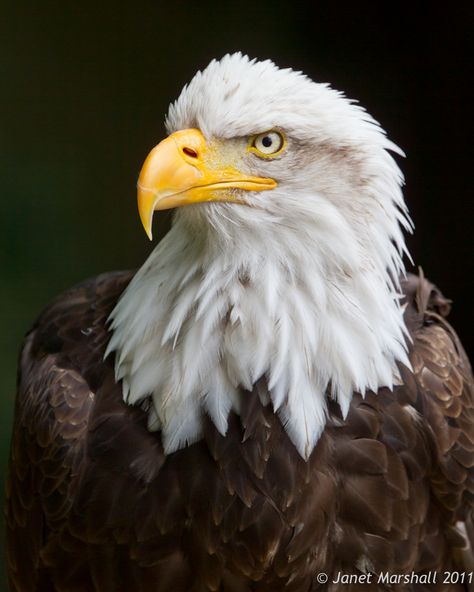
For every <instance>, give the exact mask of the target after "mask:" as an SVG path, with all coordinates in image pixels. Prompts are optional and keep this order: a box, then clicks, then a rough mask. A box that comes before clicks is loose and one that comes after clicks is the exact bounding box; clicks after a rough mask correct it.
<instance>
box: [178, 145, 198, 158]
mask: <svg viewBox="0 0 474 592" xmlns="http://www.w3.org/2000/svg"><path fill="white" fill-rule="evenodd" d="M182 151H183V154H186V156H190V157H191V158H197V157H198V153H197V152H196V150H193V149H192V148H188V147H187V146H185V147H184V148H182Z"/></svg>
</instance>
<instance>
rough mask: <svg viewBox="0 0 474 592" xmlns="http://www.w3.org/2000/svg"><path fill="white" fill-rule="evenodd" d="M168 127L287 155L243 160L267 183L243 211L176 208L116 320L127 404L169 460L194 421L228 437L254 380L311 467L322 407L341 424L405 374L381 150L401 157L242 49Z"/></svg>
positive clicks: (213, 206) (395, 223) (220, 64)
mask: <svg viewBox="0 0 474 592" xmlns="http://www.w3.org/2000/svg"><path fill="white" fill-rule="evenodd" d="M167 127H168V130H169V131H170V132H172V131H176V130H179V129H185V128H190V127H197V128H199V129H200V130H201V131H202V133H203V134H204V136H205V137H206V139H207V140H208V141H210V142H211V141H213V140H219V141H220V142H221V144H220V145H223V146H225V145H227V144H226V143H227V142H228V145H229V146H230V147H232V150H234V151H235V150H236V149H238V147H239V146H240V144H239V142H242V140H245V139H246V138H248V137H249V136H251V135H253V134H255V133H260V132H265V131H268V130H272V129H277V130H282V131H283V132H284V134H285V136H286V139H287V147H286V150H285V151H284V153H282V155H281V156H279V157H278V158H275V159H274V160H265V159H257V158H252V155H249V154H247V155H245V156H243V157H242V160H241V162H240V164H241V165H242V166H244V167H246V170H248V171H249V173H251V174H253V175H262V176H265V177H271V178H273V179H275V180H276V181H277V182H278V186H277V187H276V188H275V189H273V190H271V191H263V192H260V193H257V192H244V191H243V190H242V194H243V199H244V200H245V202H246V203H247V204H248V205H249V206H251V207H246V206H245V205H239V204H232V203H204V204H197V205H193V206H187V207H184V208H180V209H179V210H177V212H176V215H175V219H174V224H173V227H172V229H171V231H170V232H169V233H168V235H167V236H166V237H165V238H164V239H163V240H162V241H161V243H160V244H159V245H158V246H157V247H156V249H155V250H154V251H153V253H152V254H151V256H150V257H149V259H148V260H147V262H146V263H145V264H144V265H143V267H142V268H141V269H140V270H139V271H138V273H137V274H136V276H135V278H134V279H133V281H132V282H131V284H130V286H129V287H128V288H127V290H126V291H125V293H124V294H123V296H122V298H121V299H120V301H119V303H118V305H117V307H116V308H115V310H114V312H113V314H112V319H113V323H112V329H113V336H112V339H111V341H110V344H109V348H108V352H110V351H116V374H117V378H118V379H122V380H123V385H124V397H125V399H126V400H127V401H129V402H131V403H136V402H138V401H141V400H148V399H149V400H150V401H151V405H150V408H149V418H150V419H149V425H150V429H160V430H161V431H162V438H163V444H164V447H165V450H166V451H167V452H172V451H174V450H177V449H179V448H180V447H183V446H185V445H187V444H190V443H192V442H194V441H196V440H197V439H199V437H200V435H201V422H202V416H203V413H207V414H208V415H209V416H210V417H211V419H212V420H213V422H214V424H215V425H216V427H217V429H218V430H219V431H220V432H221V433H223V434H224V433H225V432H226V429H227V419H228V415H229V413H230V412H231V411H232V410H234V411H235V412H237V413H238V412H239V401H240V397H241V396H243V395H242V390H243V389H246V390H252V388H253V385H254V384H255V383H256V382H257V381H258V380H259V379H260V378H262V377H264V378H265V379H266V382H267V384H268V389H269V397H270V400H271V403H272V404H273V407H274V409H275V412H276V413H278V414H279V416H280V418H281V420H282V422H283V424H284V425H285V428H286V430H287V432H288V434H289V436H290V438H291V440H292V441H293V442H294V444H295V446H296V447H297V449H298V451H299V452H300V454H301V455H302V456H303V457H307V456H308V455H309V454H310V453H311V451H312V450H313V448H314V446H315V444H316V442H317V439H318V437H319V435H320V433H321V431H322V430H323V428H324V425H325V414H326V401H327V396H328V395H329V396H332V397H334V398H336V400H337V401H338V402H339V404H340V406H341V408H342V410H343V412H344V413H346V412H347V410H348V408H349V404H350V401H351V398H352V393H353V391H354V390H356V391H359V392H362V393H363V392H364V391H365V390H366V389H372V390H377V389H378V388H379V387H381V386H392V384H393V382H394V379H395V378H396V375H397V370H396V362H397V361H402V362H404V363H406V364H408V361H407V358H406V354H405V333H406V330H405V326H404V322H403V317H402V311H401V309H400V305H399V300H398V293H397V292H398V277H399V275H400V274H401V273H403V272H404V267H403V263H402V255H403V252H404V251H405V244H404V239H403V235H402V231H401V228H400V227H402V228H405V229H407V230H409V229H410V221H409V218H408V216H407V212H406V207H405V204H404V201H403V196H402V192H401V185H402V182H403V177H402V174H401V172H400V170H399V169H398V167H397V165H396V163H395V161H394V160H393V158H392V157H391V156H390V154H389V153H388V152H387V151H388V150H392V151H395V152H400V151H399V150H398V149H397V148H396V146H394V144H392V143H391V142H390V141H389V140H388V139H387V138H386V136H385V134H384V132H383V130H382V129H381V128H380V127H379V126H378V124H377V123H376V122H375V121H374V120H373V119H372V118H371V117H370V116H369V115H368V114H367V113H366V112H365V111H364V110H363V109H362V108H361V107H359V106H357V105H354V104H353V103H351V102H350V101H349V100H347V99H346V98H344V96H343V95H342V94H340V93H338V92H336V91H334V90H332V89H331V88H329V86H328V85H324V84H317V83H314V82H312V81H311V80H309V79H308V78H307V77H305V76H304V75H302V74H301V73H298V72H294V71H292V70H279V69H278V68H277V67H276V66H275V65H274V64H273V63H272V62H270V61H265V62H256V61H250V60H249V59H248V58H247V57H246V56H242V55H241V54H240V53H239V54H234V55H230V56H225V57H224V58H223V59H222V60H221V61H213V62H211V64H209V66H208V67H207V68H206V69H205V70H204V71H203V72H202V73H201V72H199V73H198V74H196V76H195V77H194V78H193V80H192V81H191V82H190V83H189V85H188V86H187V87H185V88H184V89H183V91H182V93H181V95H180V97H179V98H178V100H177V101H176V102H175V103H174V104H173V105H171V107H170V111H169V114H168V118H167ZM232 143H233V144H232ZM243 145H244V144H243ZM229 149H230V148H229ZM247 395H248V393H247V394H246V395H245V396H247ZM253 396H263V395H262V394H260V395H257V394H255V393H254V395H253Z"/></svg>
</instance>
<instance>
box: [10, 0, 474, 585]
mask: <svg viewBox="0 0 474 592" xmlns="http://www.w3.org/2000/svg"><path fill="white" fill-rule="evenodd" d="M413 4H416V3H413ZM377 5H382V7H380V6H377ZM470 10H471V9H467V8H466V9H460V8H459V9H457V10H454V11H452V12H448V11H447V10H446V7H445V6H444V7H443V9H436V8H435V7H434V3H432V5H431V7H430V12H429V14H428V13H426V14H415V13H414V12H412V9H409V8H407V7H406V6H403V3H392V2H382V3H376V2H370V3H367V4H366V5H364V3H360V2H358V3H352V2H351V3H338V2H295V1H289V0H288V1H284V2H283V1H277V0H273V1H272V2H252V1H249V0H244V1H241V2H209V1H198V0H195V1H194V2H172V1H171V0H170V1H169V2H151V1H149V2H146V1H143V0H137V1H135V2H129V3H123V2H111V1H106V2H100V3H99V2H74V3H73V2H57V3H55V2H37V3H33V2H29V3H22V2H18V1H17V2H3V3H2V8H1V17H0V18H1V21H0V36H1V51H0V114H1V115H0V126H1V129H0V180H1V202H0V208H1V209H0V224H1V228H0V262H1V276H0V277H1V280H0V315H1V320H2V326H1V329H0V380H1V384H0V413H1V415H0V417H1V440H0V452H1V465H0V469H1V474H2V476H4V473H5V466H6V457H7V449H8V441H9V432H10V425H11V419H12V406H13V399H14V393H15V365H16V357H17V351H18V348H19V345H20V342H21V339H22V335H23V334H24V333H25V331H26V330H27V329H28V326H29V325H30V323H31V322H32V321H33V320H34V318H35V317H36V315H37V314H38V313H39V311H40V310H41V308H42V307H44V306H45V305H46V303H47V302H48V301H49V300H50V299H51V298H52V297H53V296H54V295H55V294H57V293H58V292H59V291H61V290H63V289H64V288H66V287H68V286H70V285H71V284H74V283H76V282H78V281H80V280H82V279H83V278H85V277H87V276H91V275H94V274H97V273H99V272H101V271H105V270H111V269H120V268H128V267H135V266H138V265H139V264H140V263H141V262H142V261H143V260H144V258H145V256H146V255H147V253H148V252H149V251H150V249H151V248H152V245H151V244H149V242H148V241H147V239H146V237H145V234H144V232H143V230H142V228H141V226H140V223H139V220H138V216H137V214H136V209H135V191H134V185H135V181H136V177H137V173H138V171H139V169H140V166H141V163H142V161H143V159H144V157H145V156H146V154H147V152H148V150H149V149H150V148H151V147H152V146H153V145H154V144H156V143H157V142H158V140H159V139H160V138H161V137H162V135H163V133H164V132H163V125H162V122H163V118H164V115H165V113H166V110H167V105H168V103H169V102H170V101H171V100H173V99H174V98H175V97H176V96H177V93H178V92H179V90H180V88H181V86H182V85H183V84H184V83H185V82H186V81H188V80H189V79H190V77H191V76H192V75H193V73H194V72H195V71H196V70H197V69H198V68H202V67H204V66H205V65H206V64H207V62H208V61H209V60H210V59H211V58H213V57H220V56H222V55H223V54H224V53H226V52H229V51H235V50H238V49H241V50H243V51H244V52H247V53H249V54H250V55H251V56H256V57H260V58H267V57H271V58H273V59H274V60H275V61H276V62H277V63H278V64H279V65H282V66H293V67H295V68H297V69H303V70H305V71H306V72H307V73H308V74H310V75H311V76H312V77H313V78H315V79H316V80H319V81H330V82H332V83H333V84H334V86H336V87H337V88H339V89H341V90H344V91H346V92H347V94H348V95H349V96H351V97H354V98H358V99H359V100H360V102H361V103H362V104H363V105H364V106H366V107H367V108H368V109H369V111H370V112H371V113H372V114H373V115H374V116H375V117H376V118H377V119H378V120H380V121H381V122H382V124H383V126H384V127H385V128H386V129H387V131H388V133H389V135H390V137H391V138H392V139H393V140H394V141H395V142H396V143H397V144H399V145H400V146H402V147H403V149H404V150H405V151H406V152H407V156H408V159H407V160H406V161H403V162H402V163H401V164H402V167H403V169H404V171H405V173H406V176H407V187H406V197H407V200H408V203H409V205H410V209H411V212H412V214H413V217H414V220H415V223H416V226H417V231H416V236H415V238H414V239H410V241H409V244H410V248H411V251H412V253H413V256H414V259H415V261H416V262H417V264H421V265H422V266H423V267H424V269H425V273H426V274H427V275H428V276H429V277H431V278H432V279H433V280H434V281H436V282H437V283H438V284H439V285H440V286H442V288H443V290H444V291H445V293H446V294H447V295H448V296H450V297H451V298H453V300H455V303H456V305H455V309H454V313H453V319H454V323H455V325H456V326H457V328H458V329H459V331H460V333H461V336H462V337H463V339H464V341H465V342H466V344H467V343H468V342H469V340H471V342H470V343H469V345H470V346H472V337H471V334H470V328H472V323H470V321H472V313H471V306H470V303H469V290H468V286H467V279H466V278H469V277H470V274H471V273H472V262H473V261H472V251H473V249H472V240H471V233H472V230H471V227H472V208H471V206H470V203H471V199H472V198H471V196H472V189H471V188H470V186H471V187H472V184H471V182H470V178H471V173H472V150H471V148H470V144H471V141H472V140H471V138H472V135H470V133H469V131H468V128H467V126H468V122H469V120H470V119H471V116H470V110H471V104H470V103H469V104H468V94H467V88H468V86H469V83H470V82H472V81H470V80H469V79H468V74H469V63H468V52H469V50H470V49H472V47H470V46H469V44H468V34H469V33H470V31H472V25H473V21H472V14H470V12H469V11H470ZM437 11H438V12H437ZM156 218H157V219H160V221H159V222H155V234H157V232H156V230H157V229H156V224H158V225H161V231H162V230H163V229H164V228H165V227H166V224H167V220H168V218H169V215H166V214H165V215H163V214H160V216H156ZM470 349H471V351H472V347H471V348H470ZM0 486H1V487H2V488H3V483H2V484H0ZM2 569H3V566H2ZM4 589H6V584H5V583H4V579H2V576H1V575H0V590H4Z"/></svg>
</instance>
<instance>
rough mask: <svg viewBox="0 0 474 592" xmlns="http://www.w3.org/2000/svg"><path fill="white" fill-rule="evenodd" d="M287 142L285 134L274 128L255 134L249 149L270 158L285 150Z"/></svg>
mask: <svg viewBox="0 0 474 592" xmlns="http://www.w3.org/2000/svg"><path fill="white" fill-rule="evenodd" d="M285 144H286V142H285V136H284V135H283V134H282V133H281V132H277V131H274V130H272V131H269V132H264V133H263V134H258V135H257V136H253V137H252V138H251V141H250V146H249V149H250V150H251V151H252V152H255V154H257V155H258V156H263V157H264V158H268V157H273V156H276V155H278V154H280V153H281V152H283V149H284V148H285Z"/></svg>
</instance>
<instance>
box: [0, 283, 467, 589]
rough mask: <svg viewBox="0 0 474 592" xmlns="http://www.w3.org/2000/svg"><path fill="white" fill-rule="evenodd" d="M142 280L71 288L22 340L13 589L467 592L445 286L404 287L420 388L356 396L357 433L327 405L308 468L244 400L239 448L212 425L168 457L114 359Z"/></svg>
mask: <svg viewBox="0 0 474 592" xmlns="http://www.w3.org/2000/svg"><path fill="white" fill-rule="evenodd" d="M131 276H132V274H131V273H114V274H107V275H102V276H99V277H98V278H96V279H93V280H90V281H88V282H86V283H84V284H81V285H80V286H78V287H76V288H74V289H72V290H70V291H69V292H67V293H65V294H64V295H62V296H61V297H59V298H58V299H57V300H56V301H55V302H54V303H53V304H52V305H51V306H50V307H49V308H48V309H47V310H46V311H45V312H44V313H43V314H42V315H41V317H40V318H39V320H38V321H37V323H36V325H35V326H34V327H33V329H32V331H31V332H30V333H29V335H28V336H27V338H26V342H25V345H24V348H23V352H22V355H21V363H20V375H19V386H18V397H17V406H16V416H15V427H14V433H13V439H12V453H11V463H10V478H9V484H8V508H7V529H8V568H9V575H10V585H11V589H12V591H14V592H33V591H41V592H43V591H44V592H46V591H51V592H53V591H56V592H84V591H89V590H90V591H97V592H112V591H113V592H117V591H123V592H125V591H126V592H135V591H137V592H138V591H140V592H181V591H195V592H198V591H199V592H204V591H211V590H212V591H222V592H224V591H225V592H246V591H250V590H255V591H257V590H258V591H261V592H263V591H272V592H278V591H279V590H282V591H283V590H285V591H286V592H297V591H298V592H309V591H315V590H339V589H340V590H344V591H349V590H351V589H352V586H350V585H339V584H331V585H329V587H328V585H326V584H323V585H320V584H319V583H318V580H317V577H316V576H317V574H318V573H320V572H324V573H327V574H328V576H329V579H330V581H331V580H332V579H333V578H337V573H338V572H339V571H342V572H344V573H345V574H356V573H363V572H365V571H366V572H373V573H376V574H378V573H379V572H387V571H388V572H390V573H392V574H405V573H410V572H412V571H414V572H416V573H417V574H418V575H419V574H422V573H426V572H428V571H430V570H436V571H438V572H439V580H438V583H437V585H435V586H433V585H431V586H427V587H426V589H430V590H462V589H465V585H464V586H463V585H461V584H452V585H450V584H443V583H442V572H443V571H444V570H450V569H457V570H460V571H469V570H471V569H472V551H470V549H469V548H467V549H466V548H463V547H465V546H466V544H467V543H466V539H465V538H464V537H463V536H462V534H461V531H460V529H459V528H456V523H459V522H464V523H465V524H466V525H467V531H468V532H469V531H470V530H471V532H472V509H473V494H474V470H473V468H472V467H473V465H474V454H473V452H474V392H473V379H472V374H471V369H470V367H469V362H468V360H467V358H466V355H465V353H464V351H463V349H462V346H461V345H460V343H459V340H458V338H457V337H456V334H455V333H454V331H453V329H452V328H451V327H450V325H449V324H448V323H447V321H446V320H445V317H446V315H447V313H448V311H449V303H448V301H447V300H446V299H445V298H444V297H443V296H442V295H441V294H440V292H439V291H438V290H437V289H436V288H435V287H434V286H433V285H432V284H430V283H429V282H428V281H427V280H425V279H424V278H423V277H421V276H420V277H414V276H410V277H409V279H408V281H406V282H405V283H404V290H405V294H406V301H407V307H406V313H405V315H406V322H407V326H408V329H409V331H410V334H411V336H412V339H413V344H412V345H411V346H410V359H411V362H412V365H413V369H414V371H413V373H412V372H411V371H408V370H407V369H406V368H402V369H401V370H402V380H403V384H402V385H400V386H398V387H396V388H395V389H394V392H390V391H389V390H388V389H381V390H380V391H379V392H378V393H377V394H376V395H375V394H373V393H369V394H368V395H367V396H366V397H365V399H363V398H362V397H361V396H359V395H357V394H356V395H354V398H353V401H352V405H351V408H350V412H349V415H348V417H347V420H345V421H344V420H343V419H342V417H341V414H340V411H339V408H338V406H337V405H335V404H331V405H330V416H329V420H328V423H327V427H326V429H325V431H324V433H323V435H322V437H321V438H320V440H319V442H318V444H317V446H316V448H315V449H314V451H313V453H312V455H311V457H310V458H309V460H308V462H305V461H304V460H303V459H302V458H301V457H300V456H299V454H298V453H297V451H296V449H295V447H294V445H293V444H292V443H291V441H290V440H289V439H288V436H287V435H286V432H285V431H284V429H283V428H282V426H281V423H280V421H279V420H278V418H277V417H276V416H275V415H274V413H273V412H272V408H271V406H270V405H268V406H266V407H264V406H262V404H261V402H260V400H261V397H258V396H257V394H256V392H248V391H245V392H244V391H243V392H242V402H243V405H242V412H241V416H240V417H238V416H236V415H233V416H231V419H230V423H229V430H228V434H227V436H226V437H223V436H221V435H220V434H219V433H218V432H217V430H216V428H215V427H214V425H213V424H212V422H211V421H207V423H206V429H205V437H204V439H203V440H202V441H200V442H198V443H196V444H194V445H192V446H189V447H187V448H184V449H182V450H180V451H178V452H176V453H173V454H171V455H169V456H165V455H164V454H163V450H162V447H161V441H160V434H159V433H150V432H149V431H148V430H147V428H146V413H145V411H144V410H142V409H140V408H138V407H131V406H128V405H126V404H125V403H124V402H123V401H122V395H121V386H120V384H117V383H115V381H114V370H113V360H112V359H110V358H109V359H106V360H105V361H104V360H103V356H104V351H105V347H106V344H107V341H108V338H109V333H108V332H107V326H106V320H107V317H108V315H109V313H110V312H111V310H112V308H113V307H114V305H115V303H116V301H117V298H118V297H119V295H120V294H121V293H122V291H123V290H124V288H125V286H126V285H127V284H128V282H129V280H130V278H131ZM255 388H256V389H257V388H258V389H263V390H264V389H265V388H266V385H265V382H264V381H261V382H259V383H258V384H257V385H256V387H255ZM469 561H470V562H471V563H469ZM354 589H359V590H360V589H365V590H385V589H386V590H389V589H390V590H396V589H400V590H423V589H424V586H423V585H421V584H418V585H406V584H400V585H389V584H383V583H372V584H365V585H363V586H354Z"/></svg>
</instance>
